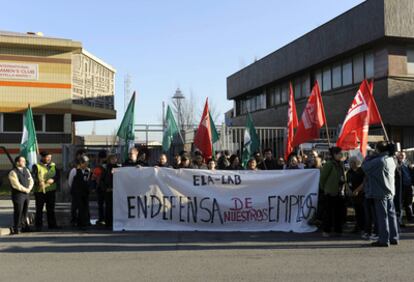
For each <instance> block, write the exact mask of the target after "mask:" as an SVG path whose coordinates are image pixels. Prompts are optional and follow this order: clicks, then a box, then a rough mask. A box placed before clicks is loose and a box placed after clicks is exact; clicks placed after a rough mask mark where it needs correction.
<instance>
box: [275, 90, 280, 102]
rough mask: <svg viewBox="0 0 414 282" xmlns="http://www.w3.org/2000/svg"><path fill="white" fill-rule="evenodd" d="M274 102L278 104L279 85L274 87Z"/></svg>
mask: <svg viewBox="0 0 414 282" xmlns="http://www.w3.org/2000/svg"><path fill="white" fill-rule="evenodd" d="M274 102H275V103H274V105H279V104H280V87H279V86H277V87H276V88H275V93H274Z"/></svg>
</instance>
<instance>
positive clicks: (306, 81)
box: [302, 74, 310, 97]
mask: <svg viewBox="0 0 414 282" xmlns="http://www.w3.org/2000/svg"><path fill="white" fill-rule="evenodd" d="M309 95H310V75H309V74H307V75H305V76H303V77H302V97H308V96H309Z"/></svg>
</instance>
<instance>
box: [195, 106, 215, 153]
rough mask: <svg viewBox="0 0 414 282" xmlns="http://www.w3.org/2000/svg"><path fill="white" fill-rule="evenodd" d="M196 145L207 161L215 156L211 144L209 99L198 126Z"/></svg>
mask: <svg viewBox="0 0 414 282" xmlns="http://www.w3.org/2000/svg"><path fill="white" fill-rule="evenodd" d="M194 145H195V146H196V147H197V148H198V149H199V150H200V151H201V153H202V155H203V157H204V158H205V159H206V160H207V159H210V158H211V157H212V156H213V144H212V142H211V127H210V115H209V111H208V98H207V99H206V104H205V106H204V111H203V115H202V116H201V121H200V124H199V125H198V129H197V133H196V136H195V137H194Z"/></svg>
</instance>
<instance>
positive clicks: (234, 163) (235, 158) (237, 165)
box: [227, 154, 244, 170]
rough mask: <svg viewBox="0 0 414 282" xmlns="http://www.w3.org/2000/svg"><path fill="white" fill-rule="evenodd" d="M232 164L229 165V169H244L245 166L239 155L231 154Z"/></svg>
mask: <svg viewBox="0 0 414 282" xmlns="http://www.w3.org/2000/svg"><path fill="white" fill-rule="evenodd" d="M229 161H230V165H229V166H228V167H227V170H243V169H244V168H243V167H242V166H241V164H240V159H239V157H238V156H237V155H234V154H233V155H231V156H230V160H229Z"/></svg>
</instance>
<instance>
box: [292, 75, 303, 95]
mask: <svg viewBox="0 0 414 282" xmlns="http://www.w3.org/2000/svg"><path fill="white" fill-rule="evenodd" d="M301 90H302V83H301V79H300V78H297V79H295V84H294V88H293V91H294V92H293V93H294V95H295V100H296V99H299V98H300V97H301V96H302V95H301Z"/></svg>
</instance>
